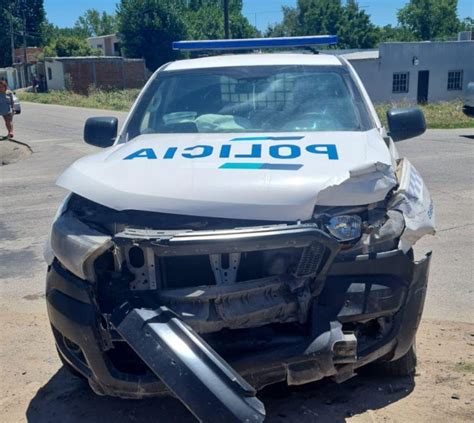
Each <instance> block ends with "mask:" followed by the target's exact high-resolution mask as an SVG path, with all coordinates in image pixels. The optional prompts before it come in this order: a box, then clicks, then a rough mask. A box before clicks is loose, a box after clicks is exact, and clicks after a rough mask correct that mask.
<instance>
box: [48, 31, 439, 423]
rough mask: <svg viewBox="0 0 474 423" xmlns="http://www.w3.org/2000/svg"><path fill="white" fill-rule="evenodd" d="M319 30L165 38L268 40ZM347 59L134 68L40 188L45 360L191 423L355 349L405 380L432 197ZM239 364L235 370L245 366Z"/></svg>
mask: <svg viewBox="0 0 474 423" xmlns="http://www.w3.org/2000/svg"><path fill="white" fill-rule="evenodd" d="M321 42H326V43H327V42H330V39H328V37H323V38H321V37H297V38H277V39H256V40H229V41H201V42H194V41H188V42H180V43H176V44H175V47H176V48H178V49H183V50H194V49H204V50H208V49H226V48H227V49H228V48H246V49H249V48H253V49H257V48H258V49H261V48H265V47H270V48H275V47H278V46H282V45H283V46H285V47H288V46H301V45H308V44H311V43H313V44H320V43H321ZM387 117H388V126H389V128H388V129H389V131H388V132H387V131H386V129H385V128H384V127H383V126H382V124H381V123H380V121H379V119H378V117H377V114H376V112H375V109H374V107H373V105H372V103H371V101H370V99H369V97H368V95H367V92H366V90H365V88H364V87H363V85H362V83H361V81H360V79H359V78H358V76H357V74H356V73H355V71H354V69H353V68H352V66H351V65H350V64H349V63H348V62H347V60H345V59H344V58H340V57H337V56H333V55H324V54H276V53H275V54H262V53H255V54H239V55H225V56H212V57H205V58H199V59H192V60H181V61H176V62H172V63H168V64H167V65H165V66H163V67H162V68H160V69H159V70H158V71H157V72H156V73H155V74H154V75H153V77H152V78H151V79H150V80H149V82H148V83H147V85H146V86H145V88H144V89H143V91H142V93H141V94H140V96H139V98H138V99H137V101H136V103H135V105H134V107H133V108H132V110H131V111H130V114H129V116H128V118H127V120H126V123H125V125H124V127H123V128H122V130H121V131H120V133H119V134H118V136H117V119H115V118H112V117H98V118H90V119H88V120H87V122H86V125H85V129H84V138H85V141H86V142H88V143H89V144H92V145H96V146H99V147H109V148H107V149H106V150H104V151H102V152H100V153H97V154H94V155H91V156H88V157H84V158H82V159H80V160H78V161H77V162H75V163H74V164H73V165H72V166H71V167H70V168H68V169H67V170H66V171H65V172H64V174H63V175H62V176H61V177H60V178H59V180H58V185H60V186H61V187H63V188H66V189H67V190H69V191H70V192H71V193H70V194H69V195H68V196H67V197H66V199H65V200H64V202H63V204H62V205H61V206H60V208H59V210H58V213H57V216H56V218H55V220H54V223H53V226H52V231H51V235H50V242H49V244H48V248H47V250H46V258H47V262H48V274H47V288H46V299H47V305H48V313H49V318H50V321H51V325H52V329H53V333H54V336H55V340H56V346H57V348H58V352H59V355H60V357H61V359H62V360H63V362H64V363H65V365H66V367H68V368H69V369H70V370H71V371H72V372H73V373H75V374H80V375H81V376H82V377H84V378H86V379H87V380H88V381H89V383H90V385H91V387H92V388H93V389H94V391H95V392H97V393H99V394H105V395H115V396H120V397H126V398H144V397H148V396H154V395H159V394H161V393H163V392H167V391H172V392H173V393H174V394H175V395H176V396H177V397H178V398H179V399H180V400H181V401H182V402H183V403H184V404H185V405H186V406H187V407H188V408H189V409H190V410H191V411H192V412H193V413H194V414H195V416H196V417H197V418H198V419H200V420H202V421H206V422H214V421H224V420H226V419H229V420H230V421H262V420H263V418H264V415H265V411H264V407H263V404H262V403H260V401H259V400H258V399H257V398H256V396H255V395H256V390H258V389H260V388H262V387H264V386H266V385H269V384H272V383H276V382H281V381H286V382H287V383H288V384H290V385H300V384H304V383H308V382H312V381H315V380H319V379H322V378H324V377H332V378H333V379H334V380H336V381H337V382H342V381H344V380H347V379H348V378H350V377H352V376H354V375H355V373H356V371H357V369H358V368H360V367H362V366H364V365H367V364H369V363H373V365H377V366H378V367H379V369H380V371H383V372H386V373H387V374H390V375H399V376H406V375H409V374H413V372H414V369H415V364H416V355H415V334H416V331H417V328H418V324H419V322H420V318H421V313H422V310H423V304H424V299H425V293H426V287H427V282H428V270H429V263H430V254H427V255H426V257H425V258H424V259H423V260H421V261H415V260H414V256H413V250H412V248H413V245H414V244H415V243H416V242H417V241H418V240H419V239H420V238H421V237H423V236H424V235H426V234H432V233H434V207H433V202H432V200H431V197H430V194H429V192H428V189H427V187H426V186H425V184H424V182H423V179H422V177H421V175H420V174H419V173H418V171H417V170H416V169H415V167H414V166H413V165H412V164H411V163H410V162H409V161H408V160H407V159H406V158H401V157H400V156H399V154H398V152H397V149H396V146H395V143H396V142H398V141H402V140H405V139H409V138H412V137H415V136H417V135H420V134H422V133H423V132H424V131H425V120H424V116H423V114H422V112H421V111H420V110H419V109H394V110H390V111H389V112H388V116H387ZM244 378H245V379H244Z"/></svg>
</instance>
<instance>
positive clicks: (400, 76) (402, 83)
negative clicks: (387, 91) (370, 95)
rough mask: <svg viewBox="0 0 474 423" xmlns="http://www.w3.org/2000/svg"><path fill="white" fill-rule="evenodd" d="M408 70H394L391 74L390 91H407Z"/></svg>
mask: <svg viewBox="0 0 474 423" xmlns="http://www.w3.org/2000/svg"><path fill="white" fill-rule="evenodd" d="M409 76H410V73H409V72H396V73H394V74H393V81H392V92H393V93H407V92H408V82H409Z"/></svg>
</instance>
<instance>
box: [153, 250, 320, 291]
mask: <svg viewBox="0 0 474 423" xmlns="http://www.w3.org/2000/svg"><path fill="white" fill-rule="evenodd" d="M302 253H303V248H280V249H273V250H265V251H250V252H244V253H241V256H240V264H239V268H238V270H237V276H236V282H244V281H249V280H254V279H262V278H266V277H269V276H278V275H283V274H293V273H295V271H296V269H297V268H298V266H299V263H300V261H301V257H302ZM308 256H309V253H308V254H306V256H305V257H306V258H305V260H306V261H308V260H310V259H311V257H309V258H308ZM157 260H159V265H158V266H157V267H158V271H159V272H161V273H160V274H159V275H158V277H159V279H161V280H162V283H163V288H164V289H176V288H186V287H192V286H199V285H216V279H215V274H214V272H213V269H212V265H211V261H210V259H209V256H208V255H196V256H179V257H161V258H160V257H157ZM321 260H322V258H321V259H320V258H318V260H317V264H316V265H319V263H320V261H321ZM221 265H222V267H223V269H227V268H228V267H229V266H230V262H229V255H228V254H223V255H222V261H221ZM313 267H314V266H312V263H309V264H304V269H303V271H306V270H308V269H309V270H311V269H313Z"/></svg>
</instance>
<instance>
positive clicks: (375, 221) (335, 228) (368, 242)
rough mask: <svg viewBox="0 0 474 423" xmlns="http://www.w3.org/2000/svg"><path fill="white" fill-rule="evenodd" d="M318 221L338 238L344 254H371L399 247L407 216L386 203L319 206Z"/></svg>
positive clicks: (316, 218)
mask: <svg viewBox="0 0 474 423" xmlns="http://www.w3.org/2000/svg"><path fill="white" fill-rule="evenodd" d="M314 218H315V220H316V221H317V222H318V223H319V224H320V226H321V227H322V228H324V229H325V230H326V231H327V232H328V233H329V234H331V235H332V236H333V237H334V238H336V239H337V240H338V241H340V242H341V243H343V249H342V250H341V253H342V254H351V255H352V254H354V255H355V254H370V253H377V252H382V251H390V250H393V249H395V248H398V241H399V238H400V236H401V234H402V232H403V230H404V229H405V219H404V217H403V214H402V213H401V212H399V211H398V210H387V206H386V202H385V201H383V202H379V203H375V204H369V205H367V206H355V207H322V206H319V207H316V209H315V213H314Z"/></svg>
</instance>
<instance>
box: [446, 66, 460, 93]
mask: <svg viewBox="0 0 474 423" xmlns="http://www.w3.org/2000/svg"><path fill="white" fill-rule="evenodd" d="M462 77H463V71H462V70H456V71H449V72H448V90H450V91H455V90H462Z"/></svg>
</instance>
